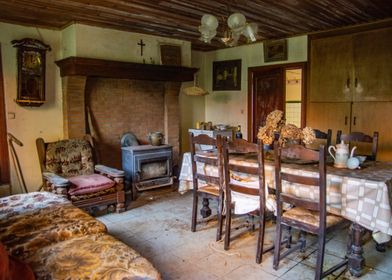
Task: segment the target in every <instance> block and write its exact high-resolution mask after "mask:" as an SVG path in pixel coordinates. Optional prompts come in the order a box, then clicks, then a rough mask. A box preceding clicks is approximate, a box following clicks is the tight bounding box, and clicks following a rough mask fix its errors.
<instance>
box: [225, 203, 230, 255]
mask: <svg viewBox="0 0 392 280" xmlns="http://www.w3.org/2000/svg"><path fill="white" fill-rule="evenodd" d="M230 231H231V205H227V206H226V226H225V245H224V249H225V250H229V247H230Z"/></svg>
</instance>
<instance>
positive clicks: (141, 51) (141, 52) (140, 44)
mask: <svg viewBox="0 0 392 280" xmlns="http://www.w3.org/2000/svg"><path fill="white" fill-rule="evenodd" d="M137 44H138V45H139V46H140V56H143V47H144V46H145V45H146V44H144V43H143V40H142V39H140V42H139V43H137Z"/></svg>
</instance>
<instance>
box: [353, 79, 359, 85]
mask: <svg viewBox="0 0 392 280" xmlns="http://www.w3.org/2000/svg"><path fill="white" fill-rule="evenodd" d="M354 86H355V87H357V86H358V78H355V80H354Z"/></svg>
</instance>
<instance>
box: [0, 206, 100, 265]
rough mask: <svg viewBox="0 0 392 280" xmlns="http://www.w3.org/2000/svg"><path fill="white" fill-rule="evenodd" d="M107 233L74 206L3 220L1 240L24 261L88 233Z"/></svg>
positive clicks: (55, 207)
mask: <svg viewBox="0 0 392 280" xmlns="http://www.w3.org/2000/svg"><path fill="white" fill-rule="evenodd" d="M103 232H106V227H105V225H104V224H102V223H101V222H99V221H98V220H96V219H94V218H93V217H91V216H90V215H88V214H87V213H86V212H84V211H82V210H80V209H79V208H77V207H75V206H73V205H72V204H65V205H58V206H51V207H47V208H45V209H39V210H38V211H36V212H34V213H30V214H24V215H19V216H14V217H10V218H9V219H6V220H1V221H0V241H1V242H2V243H3V244H4V245H5V246H6V248H7V250H8V252H9V253H10V254H11V255H13V256H15V257H18V258H19V259H21V260H23V259H25V258H26V257H28V256H29V255H31V254H32V253H34V252H35V251H36V250H37V249H39V248H42V247H44V246H48V245H50V244H53V243H56V242H59V241H63V240H67V239H70V238H74V237H79V236H83V235H87V234H95V233H103Z"/></svg>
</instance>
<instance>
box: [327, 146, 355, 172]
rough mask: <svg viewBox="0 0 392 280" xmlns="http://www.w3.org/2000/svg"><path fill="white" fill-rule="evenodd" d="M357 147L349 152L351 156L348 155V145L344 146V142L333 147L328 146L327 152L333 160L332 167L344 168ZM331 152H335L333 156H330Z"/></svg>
mask: <svg viewBox="0 0 392 280" xmlns="http://www.w3.org/2000/svg"><path fill="white" fill-rule="evenodd" d="M356 148H357V147H353V148H352V150H351V155H349V153H350V152H349V144H345V143H344V141H342V143H340V144H337V145H336V148H335V146H329V148H328V152H329V154H330V155H331V156H332V158H333V159H334V166H335V167H337V168H346V167H347V160H348V159H349V157H352V156H353V155H354V151H355V149H356ZM332 150H334V151H335V156H334V155H333V154H332Z"/></svg>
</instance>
